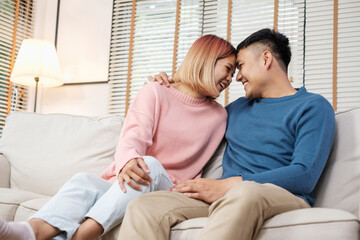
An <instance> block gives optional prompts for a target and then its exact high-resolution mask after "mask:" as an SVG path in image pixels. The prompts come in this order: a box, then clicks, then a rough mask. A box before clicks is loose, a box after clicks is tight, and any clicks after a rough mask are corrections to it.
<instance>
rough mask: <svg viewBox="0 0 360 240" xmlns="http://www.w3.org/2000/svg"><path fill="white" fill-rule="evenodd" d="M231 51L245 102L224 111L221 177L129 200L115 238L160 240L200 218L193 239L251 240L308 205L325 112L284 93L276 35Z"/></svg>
mask: <svg viewBox="0 0 360 240" xmlns="http://www.w3.org/2000/svg"><path fill="white" fill-rule="evenodd" d="M237 50H238V51H239V52H238V56H237V67H238V69H239V72H238V74H237V77H236V81H238V82H241V83H242V84H243V85H244V89H245V92H246V97H245V98H243V97H242V98H239V99H237V100H236V101H235V102H233V103H231V104H230V105H228V106H227V107H226V110H227V112H228V121H227V124H228V125H227V131H226V135H225V138H226V140H227V147H226V150H225V153H224V157H223V176H222V178H221V179H219V180H213V179H195V180H188V181H185V182H182V183H179V184H177V185H176V186H174V187H172V188H171V189H170V190H171V191H161V192H154V193H150V194H146V195H144V196H142V197H140V198H137V199H135V200H134V201H133V202H132V203H131V204H130V205H129V206H128V208H127V211H126V214H125V217H124V220H123V224H122V228H121V230H120V236H119V239H144V240H145V239H147V240H149V239H153V240H155V239H156V240H162V239H163V240H165V239H168V238H169V234H170V228H171V227H172V226H174V225H176V224H177V223H179V222H181V221H184V220H187V219H191V218H197V217H207V216H208V217H209V219H208V221H207V223H206V226H205V227H204V228H203V230H202V231H201V233H200V235H199V236H198V238H197V239H201V240H205V239H206V240H211V239H214V240H215V239H216V240H219V239H225V240H228V239H241V240H245V239H255V238H256V236H257V233H258V232H259V229H260V228H261V226H262V224H263V222H264V221H265V220H266V219H268V218H270V217H272V216H274V215H276V214H279V213H282V212H286V211H290V210H295V209H300V208H307V207H309V206H310V205H311V204H313V203H314V195H313V190H314V187H315V185H316V183H317V181H318V179H319V177H320V175H321V172H322V170H323V168H324V166H325V163H326V160H327V158H328V155H329V152H330V149H331V145H332V142H333V138H334V130H335V117H334V111H333V109H332V107H331V105H330V104H329V102H328V101H327V100H326V99H324V98H323V97H321V96H320V95H317V94H312V93H308V92H307V91H306V89H305V88H304V87H302V88H300V89H298V90H296V89H294V88H293V87H292V85H291V84H290V82H289V80H288V76H287V67H288V64H289V62H290V59H291V51H290V47H289V40H288V38H287V37H285V36H284V35H282V34H280V33H278V32H275V31H272V30H270V29H262V30H260V31H258V32H255V33H253V34H252V35H250V36H249V37H248V38H246V39H245V40H244V41H242V42H241V43H240V44H239V45H238V47H237Z"/></svg>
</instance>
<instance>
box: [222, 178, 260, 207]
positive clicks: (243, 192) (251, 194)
mask: <svg viewBox="0 0 360 240" xmlns="http://www.w3.org/2000/svg"><path fill="white" fill-rule="evenodd" d="M262 193H263V192H262V185H261V184H259V183H256V182H252V181H243V182H240V183H237V184H236V185H235V186H233V187H232V188H231V189H230V190H229V192H228V193H227V194H226V195H225V197H226V198H229V199H237V200H240V199H244V200H245V199H246V200H248V201H250V202H252V201H256V200H258V199H260V198H261V197H262V195H263V194H262Z"/></svg>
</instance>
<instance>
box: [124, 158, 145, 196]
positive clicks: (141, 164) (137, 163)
mask: <svg viewBox="0 0 360 240" xmlns="http://www.w3.org/2000/svg"><path fill="white" fill-rule="evenodd" d="M149 173H150V170H149V168H148V166H147V165H146V163H145V161H144V159H142V158H134V159H131V160H130V161H129V162H128V163H127V164H126V165H125V166H124V167H123V169H122V170H121V172H120V173H119V184H120V188H121V190H122V191H123V192H124V193H126V188H125V185H124V181H125V182H126V183H127V184H128V185H129V186H130V187H132V188H133V189H135V190H136V191H141V187H140V186H139V185H138V184H141V185H145V186H148V185H149V184H150V182H151V181H152V179H151V177H150V176H149V175H148V174H149ZM132 180H134V181H135V182H134V181H132ZM136 183H137V184H136Z"/></svg>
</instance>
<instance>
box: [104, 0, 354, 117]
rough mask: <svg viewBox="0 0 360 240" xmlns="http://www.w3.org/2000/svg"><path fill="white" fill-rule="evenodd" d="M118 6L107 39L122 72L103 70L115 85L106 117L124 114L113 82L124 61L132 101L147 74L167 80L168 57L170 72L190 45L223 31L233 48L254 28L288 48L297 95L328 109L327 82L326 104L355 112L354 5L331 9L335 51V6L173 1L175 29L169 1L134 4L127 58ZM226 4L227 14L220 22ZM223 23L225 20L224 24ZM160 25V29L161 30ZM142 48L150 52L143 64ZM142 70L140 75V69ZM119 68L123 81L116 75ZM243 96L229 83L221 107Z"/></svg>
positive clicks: (281, 0) (322, 1)
mask: <svg viewBox="0 0 360 240" xmlns="http://www.w3.org/2000/svg"><path fill="white" fill-rule="evenodd" d="M119 2H121V3H119V4H120V5H121V7H120V8H121V9H123V10H121V11H120V10H119V9H120V8H119V7H118V8H114V20H116V19H122V20H121V21H120V20H118V25H113V38H114V41H115V42H116V44H117V45H119V46H120V44H121V46H122V48H121V50H120V49H119V47H118V46H117V45H116V44H115V45H114V47H112V52H111V58H112V59H113V60H114V61H115V60H116V61H118V62H119V61H120V62H122V63H124V64H123V67H120V65H119V63H117V64H116V65H111V66H112V68H110V70H109V71H110V73H113V74H112V75H111V74H110V76H111V78H112V79H116V81H113V83H112V84H114V87H113V88H112V93H111V106H112V107H111V109H116V112H119V111H123V110H122V109H124V107H123V105H124V104H123V103H121V104H120V102H123V98H124V95H119V93H121V94H122V93H123V91H124V90H123V88H124V87H123V86H124V83H123V82H124V81H123V82H121V81H120V80H119V79H122V78H124V79H126V76H125V75H126V74H124V73H126V72H127V62H128V59H131V60H132V61H133V63H132V66H131V68H132V69H131V79H130V80H131V89H130V92H131V93H130V95H131V99H132V98H133V97H134V96H135V95H136V92H137V91H138V89H139V88H141V87H142V85H143V82H144V81H145V82H146V81H147V80H146V76H147V75H148V74H154V73H157V72H159V71H165V72H167V73H168V74H169V75H171V72H172V70H171V67H172V66H171V65H172V57H173V54H176V56H175V60H176V62H175V67H176V68H178V67H179V66H180V64H181V62H182V61H183V58H184V56H185V54H186V53H187V51H188V49H189V48H190V46H191V44H192V43H193V42H194V41H195V40H196V39H197V38H198V37H200V36H202V35H204V34H216V35H218V36H220V37H222V38H224V39H226V38H227V36H228V35H227V34H228V33H227V30H228V29H230V42H231V43H232V44H233V45H234V46H235V47H236V46H237V44H238V43H239V42H241V41H242V40H243V39H244V38H246V37H247V36H249V35H250V34H251V33H253V32H255V31H257V30H259V29H261V28H273V27H274V26H276V27H277V30H279V31H280V32H282V33H284V34H285V35H286V36H288V37H289V40H290V47H291V50H292V60H291V62H290V65H289V69H288V74H289V77H290V80H291V81H292V85H293V86H294V87H296V88H299V87H301V86H303V85H305V87H306V88H307V89H308V91H310V92H315V93H319V94H321V95H323V96H324V97H325V98H327V99H328V100H329V102H330V103H332V101H333V79H334V80H335V83H336V85H335V86H336V87H337V92H336V93H337V95H336V94H335V95H334V96H335V99H334V100H336V97H337V101H336V103H337V105H338V110H346V109H348V108H352V107H355V106H360V96H359V94H358V92H359V90H360V86H359V85H360V84H359V83H358V81H357V80H356V78H357V77H358V76H359V75H360V70H358V69H360V66H359V61H357V59H358V57H357V56H356V55H355V54H356V52H357V51H356V50H357V49H358V48H360V43H359V42H360V41H359V40H360V31H359V30H360V29H359V28H360V24H359V23H360V14H359V13H360V3H359V2H358V1H356V0H343V1H339V3H338V14H336V16H337V18H338V25H336V26H337V27H338V34H337V35H336V36H337V45H336V44H334V43H335V41H336V40H335V41H334V40H333V39H334V31H336V30H335V29H334V26H335V25H334V24H335V23H334V4H335V2H337V1H332V2H329V1H326V0H311V1H309V0H289V1H288V0H277V1H274V0H259V1H252V0H237V1H229V0H206V1H205V0H193V1H190V0H181V1H180V17H179V24H178V25H176V23H175V21H176V20H175V18H176V2H177V1H175V0H168V1H165V0H162V1H155V0H147V1H135V0H134V2H136V15H135V31H134V41H133V46H134V53H133V54H132V55H131V56H129V55H128V53H129V49H128V46H129V32H130V30H129V29H130V19H131V10H129V9H131V7H129V6H131V4H132V1H119ZM115 3H116V0H115ZM119 4H118V5H119ZM229 4H230V7H231V14H228V7H229ZM115 6H116V4H115ZM126 6H127V7H126ZM125 9H128V10H127V11H126V10H125ZM336 9H337V8H336ZM335 12H336V11H335ZM115 13H119V15H116V14H115ZM120 15H121V17H120ZM228 16H230V17H231V18H230V19H228ZM144 19H146V20H144ZM228 20H230V21H229V22H230V28H228V25H227V24H228ZM335 20H336V18H335ZM161 22H166V23H167V24H161ZM335 22H336V21H335ZM176 28H177V30H178V35H177V39H175V42H176V43H177V46H176V47H177V48H176V50H175V51H174V32H175V29H176ZM149 31H150V32H149ZM161 34H163V35H161ZM153 35H158V36H161V37H159V38H156V37H155V36H154V38H153ZM120 36H122V38H121V37H120ZM159 44H160V45H161V54H162V57H161V58H159V59H158V58H156V57H157V56H158V55H157V54H156V53H158V52H160V51H159ZM112 46H113V45H112ZM115 46H116V47H115ZM150 46H151V47H150ZM147 47H149V48H150V49H151V53H152V55H151V56H150V55H149V53H148V50H147V49H149V48H147ZM140 49H141V50H140ZM334 51H336V54H337V59H336V64H337V68H336V69H335V71H336V75H335V76H336V77H333V67H335V66H336V65H333V63H334V60H333V53H335V52H334ZM149 56H150V57H149ZM334 56H336V55H335V54H334ZM144 64H146V67H145V66H143V65H144ZM115 66H116V68H115ZM122 68H123V72H124V73H122V72H121V71H120V69H122ZM115 69H116V71H115ZM236 73H237V72H236ZM236 73H235V74H236ZM120 75H124V76H125V77H122V76H120ZM336 81H337V82H336ZM110 82H111V81H110ZM125 82H126V81H125ZM125 85H126V84H125ZM334 90H336V89H334ZM244 95H245V93H244V90H243V86H242V84H241V83H237V82H235V77H234V78H233V83H232V84H231V86H230V87H229V102H232V101H234V100H236V99H237V98H239V97H241V96H244ZM218 102H220V103H221V104H223V105H225V102H226V101H225V98H224V93H222V94H221V96H220V97H219V98H218ZM114 103H116V104H117V105H116V104H114Z"/></svg>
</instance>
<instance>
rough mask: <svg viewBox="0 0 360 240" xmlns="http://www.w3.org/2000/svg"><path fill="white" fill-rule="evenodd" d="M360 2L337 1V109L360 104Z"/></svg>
mask: <svg viewBox="0 0 360 240" xmlns="http://www.w3.org/2000/svg"><path fill="white" fill-rule="evenodd" d="M359 51H360V2H359V1H356V0H343V1H339V5H338V53H337V54H338V58H337V61H338V62H337V71H338V72H337V80H338V81H337V109H338V110H339V111H342V110H347V109H350V108H354V107H359V106H360V81H359V79H360V57H359V56H358V52H359Z"/></svg>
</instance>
